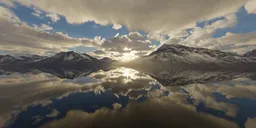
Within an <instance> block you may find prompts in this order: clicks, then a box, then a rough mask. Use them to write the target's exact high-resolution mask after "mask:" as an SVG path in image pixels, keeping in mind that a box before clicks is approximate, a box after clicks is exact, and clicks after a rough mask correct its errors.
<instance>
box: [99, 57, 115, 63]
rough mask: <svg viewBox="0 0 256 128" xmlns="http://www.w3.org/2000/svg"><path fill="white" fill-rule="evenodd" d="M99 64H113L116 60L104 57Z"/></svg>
mask: <svg viewBox="0 0 256 128" xmlns="http://www.w3.org/2000/svg"><path fill="white" fill-rule="evenodd" d="M100 61H101V62H103V63H114V62H117V61H116V60H113V59H111V58H108V57H104V58H102V59H100Z"/></svg>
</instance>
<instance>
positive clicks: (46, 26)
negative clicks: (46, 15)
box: [33, 24, 53, 31]
mask: <svg viewBox="0 0 256 128" xmlns="http://www.w3.org/2000/svg"><path fill="white" fill-rule="evenodd" d="M33 27H34V28H35V29H37V30H39V31H49V30H52V29H53V28H52V27H51V26H49V25H47V24H41V25H40V26H37V25H35V24H33Z"/></svg>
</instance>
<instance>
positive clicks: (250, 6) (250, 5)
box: [245, 0, 256, 13]
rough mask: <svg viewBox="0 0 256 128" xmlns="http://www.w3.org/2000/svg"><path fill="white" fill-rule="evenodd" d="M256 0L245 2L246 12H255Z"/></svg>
mask: <svg viewBox="0 0 256 128" xmlns="http://www.w3.org/2000/svg"><path fill="white" fill-rule="evenodd" d="M255 5H256V0H250V1H248V2H247V3H246V4H245V9H246V10H247V12H248V13H256V6H255Z"/></svg>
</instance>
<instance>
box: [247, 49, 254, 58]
mask: <svg viewBox="0 0 256 128" xmlns="http://www.w3.org/2000/svg"><path fill="white" fill-rule="evenodd" d="M244 56H245V57H249V58H256V49H254V50H251V51H249V52H247V53H246V54H244Z"/></svg>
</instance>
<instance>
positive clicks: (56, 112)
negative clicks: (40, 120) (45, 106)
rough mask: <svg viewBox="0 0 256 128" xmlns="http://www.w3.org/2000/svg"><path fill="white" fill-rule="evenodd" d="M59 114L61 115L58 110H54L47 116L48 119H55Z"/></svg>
mask: <svg viewBox="0 0 256 128" xmlns="http://www.w3.org/2000/svg"><path fill="white" fill-rule="evenodd" d="M59 114H60V112H59V111H57V110H56V109H53V110H52V112H51V113H50V114H47V115H46V117H48V118H54V117H57V116H58V115H59Z"/></svg>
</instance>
